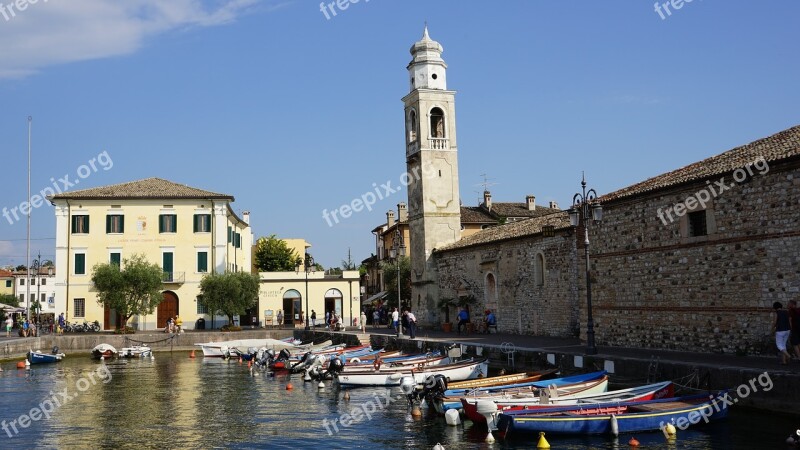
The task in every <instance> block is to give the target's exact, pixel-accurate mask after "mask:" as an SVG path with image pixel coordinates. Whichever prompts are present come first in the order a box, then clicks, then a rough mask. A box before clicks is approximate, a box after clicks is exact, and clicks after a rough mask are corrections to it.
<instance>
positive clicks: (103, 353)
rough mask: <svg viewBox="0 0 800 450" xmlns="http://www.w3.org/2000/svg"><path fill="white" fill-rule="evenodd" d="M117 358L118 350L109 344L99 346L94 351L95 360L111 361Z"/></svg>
mask: <svg viewBox="0 0 800 450" xmlns="http://www.w3.org/2000/svg"><path fill="white" fill-rule="evenodd" d="M115 356H117V349H116V348H114V347H113V346H111V345H109V344H99V345H97V346H95V348H93V349H92V358H93V359H100V358H103V359H109V358H113V357H115Z"/></svg>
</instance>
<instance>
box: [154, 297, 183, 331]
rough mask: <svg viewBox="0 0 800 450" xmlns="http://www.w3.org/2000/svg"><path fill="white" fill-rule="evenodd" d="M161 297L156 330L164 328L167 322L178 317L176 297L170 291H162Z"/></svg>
mask: <svg viewBox="0 0 800 450" xmlns="http://www.w3.org/2000/svg"><path fill="white" fill-rule="evenodd" d="M163 295H164V299H163V300H161V303H159V304H158V320H157V322H156V327H157V328H164V327H166V326H167V320H168V319H169V318H170V317H175V316H177V315H178V296H177V295H176V294H175V293H174V292H172V291H164V294H163Z"/></svg>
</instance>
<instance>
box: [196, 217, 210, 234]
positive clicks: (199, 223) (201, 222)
mask: <svg viewBox="0 0 800 450" xmlns="http://www.w3.org/2000/svg"><path fill="white" fill-rule="evenodd" d="M210 231H211V214H195V215H194V232H195V233H208V232H210Z"/></svg>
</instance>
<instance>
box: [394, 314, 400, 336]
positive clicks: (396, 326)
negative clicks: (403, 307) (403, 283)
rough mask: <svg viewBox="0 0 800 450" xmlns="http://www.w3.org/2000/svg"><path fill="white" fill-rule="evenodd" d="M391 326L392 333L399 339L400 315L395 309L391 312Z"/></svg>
mask: <svg viewBox="0 0 800 450" xmlns="http://www.w3.org/2000/svg"><path fill="white" fill-rule="evenodd" d="M392 326H393V327H394V332H395V334H396V335H397V337H400V313H399V312H398V311H397V308H395V309H394V311H392Z"/></svg>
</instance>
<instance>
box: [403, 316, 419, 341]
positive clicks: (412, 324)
mask: <svg viewBox="0 0 800 450" xmlns="http://www.w3.org/2000/svg"><path fill="white" fill-rule="evenodd" d="M406 318H407V319H408V334H409V336H411V339H414V337H416V335H417V316H415V315H414V313H412V312H411V310H410V309H409V310H408V313H407V314H406Z"/></svg>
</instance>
